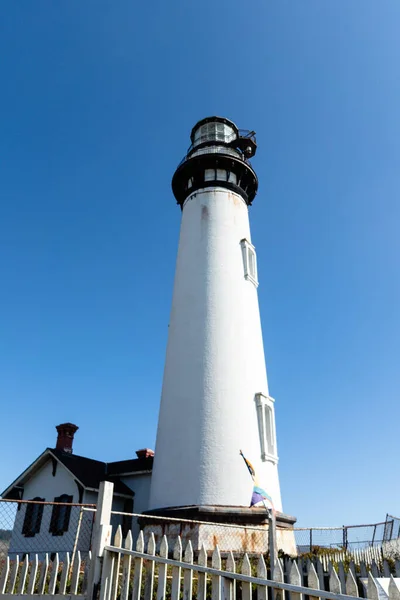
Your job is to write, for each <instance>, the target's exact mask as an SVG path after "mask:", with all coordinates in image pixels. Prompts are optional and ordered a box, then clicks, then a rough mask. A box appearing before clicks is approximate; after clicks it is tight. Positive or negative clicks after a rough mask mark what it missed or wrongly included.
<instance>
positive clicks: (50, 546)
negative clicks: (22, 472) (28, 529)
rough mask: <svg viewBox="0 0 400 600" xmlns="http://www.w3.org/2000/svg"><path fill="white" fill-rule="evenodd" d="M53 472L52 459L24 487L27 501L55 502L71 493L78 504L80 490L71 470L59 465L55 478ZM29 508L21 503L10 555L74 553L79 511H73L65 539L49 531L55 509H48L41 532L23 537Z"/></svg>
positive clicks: (74, 509) (63, 536)
mask: <svg viewBox="0 0 400 600" xmlns="http://www.w3.org/2000/svg"><path fill="white" fill-rule="evenodd" d="M52 472H53V465H52V462H51V460H50V459H49V461H48V462H47V463H46V464H45V465H44V466H43V467H42V468H41V469H40V471H38V472H37V473H36V474H35V476H34V477H32V479H30V480H29V481H27V483H26V484H25V486H24V500H32V499H33V498H35V497H40V498H44V499H45V500H46V501H49V502H52V501H53V500H54V498H55V497H56V496H61V494H68V495H70V496H72V497H73V502H78V500H79V493H78V488H77V485H76V483H75V482H74V480H73V478H72V477H71V475H70V474H69V473H68V471H67V470H66V469H65V468H64V467H63V466H62V465H60V464H58V465H57V470H56V474H55V476H54V477H53V474H52ZM26 507H27V505H26V504H22V506H21V508H20V510H19V511H17V513H16V518H15V523H14V529H13V534H12V538H11V542H10V548H9V554H13V553H18V554H24V553H26V552H27V553H29V552H31V553H32V552H37V553H42V552H64V551H70V552H71V551H72V549H73V544H74V540H75V536H76V529H77V524H78V519H79V508H72V509H71V517H70V521H69V528H68V531H66V532H65V533H64V534H63V535H62V536H53V535H52V534H51V533H50V532H49V527H50V521H51V513H52V507H51V506H45V507H44V510H43V518H42V523H41V527H40V532H39V533H37V534H35V536H34V537H25V536H24V535H22V526H23V522H24V517H25V512H26Z"/></svg>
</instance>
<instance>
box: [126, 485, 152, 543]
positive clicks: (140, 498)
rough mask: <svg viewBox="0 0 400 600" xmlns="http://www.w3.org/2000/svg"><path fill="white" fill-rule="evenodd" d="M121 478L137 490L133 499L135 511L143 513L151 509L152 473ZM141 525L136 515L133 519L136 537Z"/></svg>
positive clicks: (133, 532) (133, 533)
mask: <svg viewBox="0 0 400 600" xmlns="http://www.w3.org/2000/svg"><path fill="white" fill-rule="evenodd" d="M121 480H122V481H123V482H124V483H125V484H126V485H127V486H128V487H130V488H131V490H133V491H134V492H135V496H134V499H133V512H134V513H136V514H141V513H143V512H144V511H145V510H148V509H149V501H150V484H151V473H143V474H142V475H128V476H126V477H121ZM139 530H140V527H139V525H138V523H137V518H136V517H135V518H134V519H133V521H132V535H133V537H134V539H136V537H137V536H138V535H139Z"/></svg>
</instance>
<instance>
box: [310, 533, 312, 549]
mask: <svg viewBox="0 0 400 600" xmlns="http://www.w3.org/2000/svg"><path fill="white" fill-rule="evenodd" d="M310 552H312V528H310Z"/></svg>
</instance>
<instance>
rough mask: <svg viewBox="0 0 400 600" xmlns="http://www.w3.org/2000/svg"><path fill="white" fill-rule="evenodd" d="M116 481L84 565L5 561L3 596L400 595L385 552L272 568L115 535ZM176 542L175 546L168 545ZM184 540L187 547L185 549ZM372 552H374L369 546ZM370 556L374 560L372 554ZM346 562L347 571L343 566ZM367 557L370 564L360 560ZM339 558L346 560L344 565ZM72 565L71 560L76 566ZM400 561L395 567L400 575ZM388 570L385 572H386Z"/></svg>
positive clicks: (106, 493)
mask: <svg viewBox="0 0 400 600" xmlns="http://www.w3.org/2000/svg"><path fill="white" fill-rule="evenodd" d="M112 497H113V485H112V484H111V483H109V482H104V483H103V484H101V488H100V493H99V504H98V506H97V511H96V520H95V523H94V529H93V538H92V551H91V555H89V558H88V559H87V560H86V561H85V563H84V564H83V563H82V560H81V555H80V553H79V552H77V553H76V554H75V556H74V558H72V559H71V558H70V556H69V554H64V556H63V557H62V558H63V560H62V561H61V560H60V556H59V555H58V554H56V555H55V556H54V558H53V560H52V561H50V560H49V556H48V555H46V556H45V560H43V561H39V560H38V556H37V555H36V556H35V557H34V558H33V560H32V561H30V560H29V558H28V557H27V556H26V557H24V559H23V560H21V561H20V560H19V559H18V557H17V558H16V559H15V560H10V559H9V558H7V559H5V562H4V566H3V569H2V572H1V575H0V600H17V599H18V600H24V599H26V600H34V599H37V600H57V599H58V600H62V599H63V598H66V597H68V600H181V599H182V600H192V598H193V599H196V600H236V598H238V599H239V600H303V599H304V600H316V599H317V598H321V599H324V600H341V599H343V600H346V599H347V600H354V598H355V597H358V596H359V595H361V596H362V597H364V598H368V599H369V600H400V577H395V578H393V576H392V575H391V573H390V568H389V565H388V563H387V561H385V560H383V557H382V555H381V554H379V553H376V552H375V554H373V555H372V554H371V556H369V555H367V554H361V553H359V554H357V555H356V556H354V555H352V556H351V559H350V562H349V555H348V554H347V555H343V556H342V555H341V554H340V553H339V554H338V556H337V557H334V558H338V559H339V560H338V562H337V563H336V562H334V563H332V562H329V561H328V560H327V559H326V557H322V558H321V559H315V560H313V561H311V560H307V561H304V560H302V559H287V558H286V559H284V560H282V559H277V560H276V561H275V564H274V565H273V568H272V569H269V568H268V569H267V565H266V564H265V560H264V557H263V556H262V555H259V556H255V555H251V556H249V555H248V554H244V555H240V556H238V555H234V554H233V553H232V552H229V553H224V554H223V555H221V552H220V550H219V548H218V546H215V547H214V549H213V551H212V552H209V553H207V552H206V549H205V547H204V545H203V546H202V548H201V549H200V551H198V552H194V551H193V547H192V542H191V541H190V539H189V540H188V541H184V543H182V539H181V537H180V536H179V535H177V536H176V537H175V538H174V540H173V542H171V539H170V540H168V539H167V537H166V536H163V537H161V538H159V539H158V540H156V538H155V535H154V533H153V532H150V531H148V533H147V534H146V539H145V536H144V534H143V531H141V532H140V534H139V536H138V538H137V540H136V543H135V548H134V549H133V547H134V543H133V536H132V532H131V531H129V532H128V534H127V536H126V537H125V538H123V535H122V530H121V527H118V529H117V531H116V532H115V534H114V536H112V527H111V505H112ZM171 544H173V547H169V545H171ZM183 545H185V547H183ZM372 550H373V549H372ZM371 558H372V562H371V560H369V559H371ZM343 559H344V560H346V569H345V566H344V564H343ZM363 559H364V561H365V560H367V559H368V560H369V565H368V566H369V569H367V564H366V563H365V562H364V561H363ZM339 561H341V562H339ZM71 563H72V564H71ZM397 568H399V571H400V564H396V575H398V574H399V572H398V571H397ZM382 574H383V575H384V576H383V577H381V575H382Z"/></svg>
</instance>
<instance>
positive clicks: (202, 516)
mask: <svg viewBox="0 0 400 600" xmlns="http://www.w3.org/2000/svg"><path fill="white" fill-rule="evenodd" d="M154 517H163V518H162V519H156V518H154ZM173 519H179V520H180V519H182V521H180V522H179V521H174V520H173ZM185 520H189V521H191V522H190V523H188V522H185ZM139 521H140V524H141V526H142V527H143V528H144V536H145V540H146V542H147V540H148V538H149V535H150V534H151V533H154V536H155V538H156V543H157V548H158V547H159V545H160V542H161V539H162V537H163V536H164V535H165V536H166V537H167V539H168V545H169V548H170V550H171V549H172V548H173V546H174V544H175V541H176V538H177V537H178V536H180V537H181V539H182V544H183V547H184V548H185V546H186V544H187V542H188V541H189V540H190V541H191V542H192V546H193V550H194V551H195V552H198V551H199V550H200V549H201V548H202V546H203V544H204V547H205V549H206V550H207V551H212V550H213V549H214V548H215V546H216V545H218V547H219V549H220V551H221V552H229V551H232V552H234V553H243V552H248V553H251V554H253V553H254V554H260V553H263V554H264V553H266V552H267V551H268V516H267V514H266V510H265V509H264V508H245V507H241V506H237V507H224V506H180V507H174V508H169V509H159V510H153V511H148V512H146V513H145V514H144V515H143V517H141V518H140V520H139ZM295 522H296V519H295V518H294V517H291V516H288V515H284V514H282V513H277V514H276V542H277V548H278V550H283V551H284V552H285V553H286V554H289V555H291V556H294V555H296V554H297V551H296V542H295V538H294V532H293V525H294V523H295Z"/></svg>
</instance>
